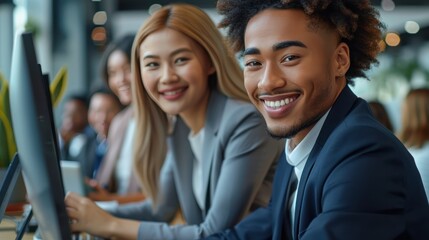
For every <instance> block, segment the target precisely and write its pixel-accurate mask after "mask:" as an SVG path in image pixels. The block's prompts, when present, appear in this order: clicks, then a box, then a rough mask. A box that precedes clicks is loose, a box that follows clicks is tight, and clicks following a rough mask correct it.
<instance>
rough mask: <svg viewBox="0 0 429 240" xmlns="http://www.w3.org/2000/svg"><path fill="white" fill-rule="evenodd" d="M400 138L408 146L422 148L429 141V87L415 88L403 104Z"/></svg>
mask: <svg viewBox="0 0 429 240" xmlns="http://www.w3.org/2000/svg"><path fill="white" fill-rule="evenodd" d="M401 116H402V117H401V120H402V126H401V130H400V131H399V133H398V138H399V139H400V140H401V141H402V143H404V145H405V146H406V147H407V148H410V147H416V148H421V147H423V145H424V144H425V143H426V142H427V141H429V89H428V88H420V89H413V90H411V91H410V92H408V94H407V96H406V97H405V100H404V103H403V105H402V114H401Z"/></svg>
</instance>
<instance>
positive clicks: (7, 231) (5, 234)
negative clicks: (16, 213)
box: [0, 218, 33, 240]
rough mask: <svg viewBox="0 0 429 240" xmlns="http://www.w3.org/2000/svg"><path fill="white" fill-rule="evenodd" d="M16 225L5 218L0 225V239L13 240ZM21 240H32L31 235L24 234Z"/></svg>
mask: <svg viewBox="0 0 429 240" xmlns="http://www.w3.org/2000/svg"><path fill="white" fill-rule="evenodd" d="M15 229H16V223H15V222H14V220H12V219H9V218H5V219H3V220H2V222H1V223H0V239H5V240H6V239H15V238H16V233H15ZM22 239H23V240H33V233H25V234H24V237H23V238H22Z"/></svg>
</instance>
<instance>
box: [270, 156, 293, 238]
mask: <svg viewBox="0 0 429 240" xmlns="http://www.w3.org/2000/svg"><path fill="white" fill-rule="evenodd" d="M279 161H280V162H279V166H278V169H279V170H281V171H282V172H283V176H281V179H282V180H281V184H280V189H279V190H280V192H279V193H278V194H279V195H278V196H279V197H278V198H279V199H278V201H277V202H276V204H275V205H274V206H273V208H274V211H273V212H274V213H275V214H276V216H275V217H274V219H275V221H274V223H275V225H274V229H273V239H282V236H283V235H286V234H288V233H290V229H291V228H290V218H289V213H290V211H289V209H287V206H288V204H287V203H288V200H289V196H290V194H291V193H290V187H289V185H290V184H289V182H290V177H291V174H292V171H293V167H292V166H290V165H289V164H287V163H286V158H285V154H282V157H281V158H280V159H279ZM276 189H278V187H276ZM276 189H274V191H276ZM273 194H275V193H273ZM284 226H289V227H287V228H286V229H284Z"/></svg>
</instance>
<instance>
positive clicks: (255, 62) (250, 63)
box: [244, 61, 261, 67]
mask: <svg viewBox="0 0 429 240" xmlns="http://www.w3.org/2000/svg"><path fill="white" fill-rule="evenodd" d="M259 65H261V64H260V63H259V62H258V61H248V62H246V63H245V64H244V66H246V67H255V66H259Z"/></svg>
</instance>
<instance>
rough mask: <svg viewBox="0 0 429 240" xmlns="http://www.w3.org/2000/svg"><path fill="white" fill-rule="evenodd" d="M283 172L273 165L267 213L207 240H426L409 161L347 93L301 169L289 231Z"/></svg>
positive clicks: (424, 212)
mask: <svg viewBox="0 0 429 240" xmlns="http://www.w3.org/2000/svg"><path fill="white" fill-rule="evenodd" d="M315 107H316V106H315ZM291 172H292V167H291V166H290V165H289V164H287V162H286V161H285V159H284V157H283V159H280V162H279V166H278V169H277V172H276V176H275V179H274V185H273V187H274V189H273V195H272V198H271V203H270V205H269V207H267V208H260V209H258V210H257V211H256V212H254V213H253V214H251V215H249V216H248V217H247V218H246V219H245V220H243V221H242V222H241V223H239V224H238V225H237V226H236V227H235V228H234V229H231V230H228V231H226V232H224V233H219V234H217V235H213V236H211V237H209V238H208V239H246V240H251V239H255V240H256V239H257V240H263V239H276V240H277V239H295V240H296V239H301V240H308V239H310V240H314V239H317V240H325V239H347V240H354V239H356V240H363V239H365V240H383V239H386V240H391V239H419V240H420V239H421V240H427V239H429V206H428V202H427V200H426V197H425V193H424V189H423V185H422V181H421V178H420V175H419V173H418V171H417V168H416V166H415V163H414V161H413V158H412V157H411V155H410V154H409V153H408V151H407V150H406V149H405V148H404V146H403V145H402V144H401V142H399V140H397V138H396V137H394V136H393V135H392V134H391V132H389V131H388V130H387V129H385V128H384V127H383V126H382V125H381V124H379V123H378V122H377V121H376V120H375V119H374V118H373V117H372V115H371V113H370V110H369V108H368V105H367V104H366V102H365V101H364V100H362V99H359V98H357V97H356V96H355V95H354V94H353V93H352V91H351V90H350V89H349V88H348V87H345V89H344V90H343V91H342V93H341V94H340V96H339V97H338V99H337V101H336V102H335V104H334V105H333V106H332V108H331V111H330V113H329V114H328V117H327V119H326V121H325V123H324V125H323V127H322V129H321V132H320V134H319V136H318V139H317V141H316V144H315V146H314V148H313V149H312V151H311V153H310V155H309V158H308V160H307V163H306V165H305V168H304V171H303V174H302V177H301V180H300V184H299V189H298V192H297V200H296V201H297V202H296V212H295V219H294V223H295V224H294V226H293V231H291V230H290V229H288V227H287V226H289V225H290V224H289V212H288V211H287V210H286V209H285V201H286V199H287V197H286V196H288V190H289V189H288V187H287V186H288V182H289V178H290V174H291ZM284 221H286V222H284ZM284 223H286V224H284ZM284 226H286V227H284ZM292 232H293V237H292V236H291V234H292Z"/></svg>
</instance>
